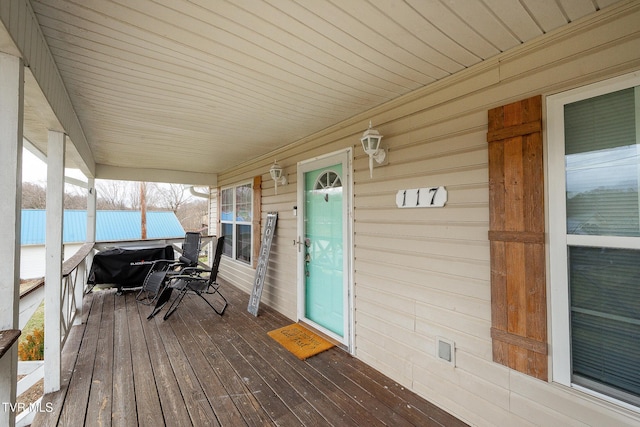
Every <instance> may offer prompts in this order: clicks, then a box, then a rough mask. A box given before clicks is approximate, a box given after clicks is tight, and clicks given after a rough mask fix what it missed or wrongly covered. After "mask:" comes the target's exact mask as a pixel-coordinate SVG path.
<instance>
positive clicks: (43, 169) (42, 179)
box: [22, 148, 87, 184]
mask: <svg viewBox="0 0 640 427" xmlns="http://www.w3.org/2000/svg"><path fill="white" fill-rule="evenodd" d="M65 175H67V176H71V177H73V178H77V179H80V180H82V181H86V180H87V178H86V177H85V176H84V174H83V173H82V172H80V170H78V169H65ZM22 182H35V183H40V184H44V183H46V182H47V164H46V163H45V162H43V161H42V160H40V159H39V158H37V157H36V156H35V155H34V154H32V153H31V152H30V151H29V150H27V149H26V148H23V149H22Z"/></svg>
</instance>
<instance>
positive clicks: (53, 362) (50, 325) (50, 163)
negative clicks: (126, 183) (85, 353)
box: [44, 130, 66, 393]
mask: <svg viewBox="0 0 640 427" xmlns="http://www.w3.org/2000/svg"><path fill="white" fill-rule="evenodd" d="M65 145H66V136H65V134H64V133H61V132H57V131H51V130H50V131H49V140H48V144H47V231H46V240H45V254H46V256H45V262H46V267H45V278H44V283H45V286H44V324H45V334H44V371H45V375H44V392H45V393H51V392H53V391H57V390H60V377H61V351H62V346H61V343H60V336H61V327H60V317H61V309H62V307H61V303H62V302H61V299H62V260H63V253H62V222H63V221H62V220H63V215H64V211H63V209H64V208H63V201H64V150H65Z"/></svg>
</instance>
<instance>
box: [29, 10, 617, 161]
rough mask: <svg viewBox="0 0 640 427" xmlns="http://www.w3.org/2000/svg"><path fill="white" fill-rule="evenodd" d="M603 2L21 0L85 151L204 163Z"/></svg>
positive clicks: (373, 101)
mask: <svg viewBox="0 0 640 427" xmlns="http://www.w3.org/2000/svg"><path fill="white" fill-rule="evenodd" d="M611 3H615V0H229V1H224V0H31V4H32V7H33V10H34V12H35V14H36V17H37V20H38V22H39V24H40V26H41V28H42V32H43V34H44V36H45V39H46V41H47V43H48V45H49V48H50V50H51V53H52V55H53V58H54V60H55V62H56V64H57V66H58V68H59V72H60V75H61V77H62V80H63V82H64V84H65V86H66V88H67V91H68V94H69V96H70V99H71V102H72V104H73V106H74V108H75V110H76V114H77V115H78V118H79V120H80V123H81V126H82V128H83V130H84V133H85V135H86V138H87V141H88V143H89V147H90V149H91V151H92V153H93V157H94V159H95V162H96V164H98V165H109V166H116V167H123V168H151V169H159V170H186V171H192V172H202V173H218V172H221V171H224V170H227V169H229V168H231V167H233V166H234V165H238V164H240V163H242V162H244V161H246V160H249V159H252V158H255V157H258V156H261V155H264V154H267V153H269V152H270V151H272V150H274V149H276V148H278V147H282V146H284V145H287V144H290V143H292V142H294V141H297V140H299V139H301V138H304V137H305V136H308V135H310V134H313V133H315V132H317V131H320V130H322V129H324V128H327V127H329V126H331V125H334V124H336V123H339V122H341V121H343V120H345V119H347V118H349V117H352V116H354V115H356V114H359V113H362V112H364V111H366V110H369V109H371V108H372V107H375V106H377V105H380V104H382V103H384V102H386V101H389V100H391V99H394V98H397V97H399V96H401V95H403V94H406V93H408V92H410V91H413V90H415V89H418V88H420V87H423V86H425V85H429V84H430V83H433V82H435V81H437V80H439V79H442V78H444V77H447V76H449V75H451V74H453V73H456V72H458V71H460V70H463V69H465V68H468V67H470V66H472V65H474V64H477V63H479V62H481V61H483V60H485V59H487V58H490V57H492V56H494V55H497V54H499V53H500V52H504V51H506V50H509V49H511V48H513V47H516V46H518V45H520V44H522V43H523V42H526V41H528V40H531V39H533V38H535V37H538V36H540V35H542V34H544V33H546V32H548V31H551V30H553V29H556V28H558V27H561V26H563V25H566V24H567V23H569V22H571V21H574V20H576V19H578V18H581V17H583V16H586V15H589V14H593V13H596V12H597V11H598V10H600V9H602V8H604V7H606V6H609V5H610V4H611ZM28 107H29V106H27V108H28ZM27 126H29V124H28V123H25V127H27ZM363 126H364V124H363ZM363 131H364V127H363ZM25 133H27V130H25ZM36 145H38V144H37V142H36Z"/></svg>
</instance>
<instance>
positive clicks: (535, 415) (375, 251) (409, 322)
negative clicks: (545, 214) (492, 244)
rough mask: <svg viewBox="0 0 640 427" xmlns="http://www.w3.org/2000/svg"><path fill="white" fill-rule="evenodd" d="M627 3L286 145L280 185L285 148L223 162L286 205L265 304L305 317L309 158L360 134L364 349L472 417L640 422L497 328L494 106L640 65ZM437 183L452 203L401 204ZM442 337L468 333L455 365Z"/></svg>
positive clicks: (351, 142)
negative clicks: (518, 354)
mask: <svg viewBox="0 0 640 427" xmlns="http://www.w3.org/2000/svg"><path fill="white" fill-rule="evenodd" d="M613 11H615V13H611V12H607V11H603V13H602V14H601V15H600V16H599V17H598V18H597V19H593V20H590V21H580V22H576V23H575V24H574V25H572V26H570V28H569V29H568V30H567V31H562V32H556V33H553V34H549V35H547V36H544V37H542V38H540V39H539V40H537V41H536V42H535V43H527V44H524V45H523V46H522V48H518V49H516V50H514V51H513V52H509V53H508V54H505V55H501V56H499V57H497V58H496V60H495V61H494V60H492V59H490V60H487V61H486V62H485V63H483V64H482V65H481V66H478V67H471V68H469V69H468V70H465V71H462V72H460V74H458V75H457V76H454V77H453V78H450V79H445V80H443V81H441V82H438V83H436V84H435V85H432V86H430V87H426V88H424V89H421V90H418V91H415V92H413V93H411V94H409V95H407V96H405V97H402V98H399V99H396V100H393V101H391V102H389V103H387V104H384V105H382V106H380V107H378V108H376V109H374V110H372V111H369V112H367V113H366V114H361V115H357V116H355V117H354V118H352V119H350V120H347V121H345V122H343V123H340V124H339V125H337V126H333V127H331V128H328V129H325V130H323V131H321V132H318V134H316V135H313V136H310V137H308V138H305V139H304V140H301V141H299V142H296V143H294V144H291V145H290V146H288V147H287V148H286V149H283V150H279V151H278V152H277V153H276V154H277V159H278V163H279V164H280V165H282V166H283V167H284V168H285V169H286V170H287V172H288V175H287V177H288V179H289V184H287V185H285V186H278V194H275V189H274V182H273V180H272V179H271V178H270V177H269V168H270V167H271V165H272V164H273V159H274V157H275V155H266V156H263V157H262V158H260V159H258V160H256V161H252V162H247V163H245V164H242V165H241V166H239V167H237V168H232V169H230V170H229V171H226V172H225V173H223V174H221V175H220V176H219V183H220V185H222V186H231V185H234V184H236V183H238V182H246V181H247V180H249V179H251V178H252V177H254V176H256V175H261V176H262V178H263V181H262V214H261V215H262V221H265V220H266V213H267V212H269V211H277V212H278V214H279V215H278V226H277V229H276V232H275V237H274V240H273V245H272V247H271V257H270V261H269V268H268V269H267V274H266V278H265V286H264V291H263V294H262V300H261V304H265V305H268V306H270V307H272V308H273V309H275V310H278V311H279V312H281V313H283V314H284V315H286V316H287V317H289V318H290V319H292V320H293V321H295V320H296V314H297V313H296V298H297V292H296V283H297V277H296V271H297V270H296V269H297V262H296V260H297V254H298V252H297V245H296V244H294V242H295V241H296V240H297V238H298V235H297V228H296V223H297V217H296V216H295V213H294V209H293V208H294V206H296V205H297V201H296V187H297V173H296V164H297V162H301V161H305V160H309V159H312V158H314V157H318V156H322V155H325V154H327V153H331V152H335V151H339V150H341V149H345V148H347V147H352V148H353V170H352V172H353V196H352V197H353V203H354V209H353V225H354V230H353V239H354V247H353V252H354V258H353V274H354V296H353V297H354V305H355V311H354V313H355V323H354V328H355V338H354V339H355V343H354V345H355V356H356V357H357V358H359V359H361V360H363V361H365V362H366V363H368V364H369V365H371V366H373V367H374V368H376V369H378V370H380V371H381V372H383V373H384V374H386V375H388V376H389V377H391V378H392V379H393V380H394V381H396V382H398V384H401V385H402V386H404V387H407V388H409V389H411V390H412V391H414V392H416V393H418V394H419V395H421V396H422V397H425V398H427V399H429V400H430V401H431V402H433V403H434V404H436V405H438V406H439V407H441V408H443V409H446V410H447V411H450V412H451V413H453V414H454V415H456V416H457V417H459V418H461V419H463V420H464V421H466V422H468V423H469V424H471V425H476V426H504V425H514V426H515V425H517V426H535V425H544V426H584V425H593V426H595V425H598V426H601V425H616V426H636V425H638V423H639V422H640V412H637V411H636V410H633V409H626V408H621V407H620V406H619V405H618V404H612V403H610V402H606V401H604V400H601V399H594V398H592V397H590V396H587V397H585V394H584V393H581V392H577V391H576V390H574V389H572V388H570V387H565V386H563V385H559V384H557V383H549V382H544V381H540V380H536V379H533V378H531V377H528V376H526V375H524V374H520V373H518V372H516V371H514V370H510V369H508V368H506V367H504V366H502V365H499V364H496V363H493V362H492V349H491V336H490V327H491V289H490V281H489V278H490V264H489V242H488V238H487V232H488V224H489V208H488V194H489V188H488V167H487V157H488V150H487V142H486V133H487V110H489V109H490V108H493V107H496V106H499V105H504V104H507V103H509V102H513V101H516V100H519V99H524V98H527V97H530V96H533V95H536V94H542V95H543V98H544V96H546V95H548V94H552V93H558V92H562V91H565V90H568V89H572V88H575V87H578V86H582V85H585V84H587V83H592V82H595V81H599V80H602V79H604V78H605V77H609V76H615V75H620V74H622V73H624V72H634V71H638V70H640V29H639V28H638V25H637V23H638V22H640V21H639V20H640V7H639V5H636V6H634V7H631V6H630V4H626V6H625V5H622V6H621V7H619V8H618V9H616V8H614V9H613ZM543 114H544V116H545V120H544V121H543V126H547V125H546V119H547V118H548V116H549V114H550V113H549V112H547V111H544V112H543ZM369 120H372V122H373V123H374V124H375V126H376V129H378V130H379V131H380V133H381V134H383V135H384V138H383V140H382V146H383V148H385V149H387V150H388V151H387V153H388V155H387V160H388V164H386V165H383V166H375V167H374V171H373V179H370V178H369V167H368V157H367V156H366V155H365V154H364V152H363V151H362V147H361V145H360V141H359V139H360V137H361V136H362V133H363V132H364V131H365V130H366V129H367V127H368V124H369ZM545 137H546V135H545ZM546 148H547V146H546V143H545V149H546ZM545 178H546V177H545ZM546 182H548V183H549V184H548V185H555V182H553V183H551V182H549V180H546ZM435 185H443V186H445V187H446V188H447V191H448V194H449V199H448V201H447V205H446V206H445V207H444V208H438V209H398V208H397V207H396V205H395V195H396V193H397V192H398V190H401V189H411V188H421V187H425V186H435ZM547 223H548V222H547ZM256 232H257V230H256ZM549 233H552V231H551V230H550V231H549ZM576 237H588V236H576ZM616 238H620V239H622V238H623V237H616ZM611 239H613V238H611ZM225 261H228V258H225V260H223V265H222V266H221V269H220V276H221V278H223V279H224V280H225V281H227V282H228V283H230V284H233V285H235V286H237V287H239V288H241V289H242V290H244V291H245V292H247V293H250V292H251V290H252V285H253V279H254V276H255V270H254V269H252V268H250V266H247V265H245V264H243V263H236V262H234V263H231V262H226V264H225ZM565 272H566V270H565ZM549 283H550V281H549ZM550 297H551V296H550ZM549 299H550V298H549ZM549 317H550V318H551V317H552V316H551V315H550V316H549ZM553 321H554V324H555V318H554V319H553ZM549 325H551V323H549ZM436 337H443V338H446V339H451V340H452V341H454V342H455V356H456V358H455V361H456V366H455V367H453V366H451V365H449V364H447V363H443V362H441V361H439V360H437V358H436V356H435V342H436ZM550 351H551V352H555V351H556V349H555V348H552V347H551V346H550Z"/></svg>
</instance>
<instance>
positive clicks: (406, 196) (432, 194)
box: [396, 187, 447, 208]
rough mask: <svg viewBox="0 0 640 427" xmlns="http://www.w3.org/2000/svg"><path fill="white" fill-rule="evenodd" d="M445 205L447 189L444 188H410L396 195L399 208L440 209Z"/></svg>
mask: <svg viewBox="0 0 640 427" xmlns="http://www.w3.org/2000/svg"><path fill="white" fill-rule="evenodd" d="M446 203H447V189H446V188H444V187H426V188H412V189H409V190H400V191H398V192H397V193H396V206H398V207H399V208H441V207H444V205H445V204H446Z"/></svg>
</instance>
